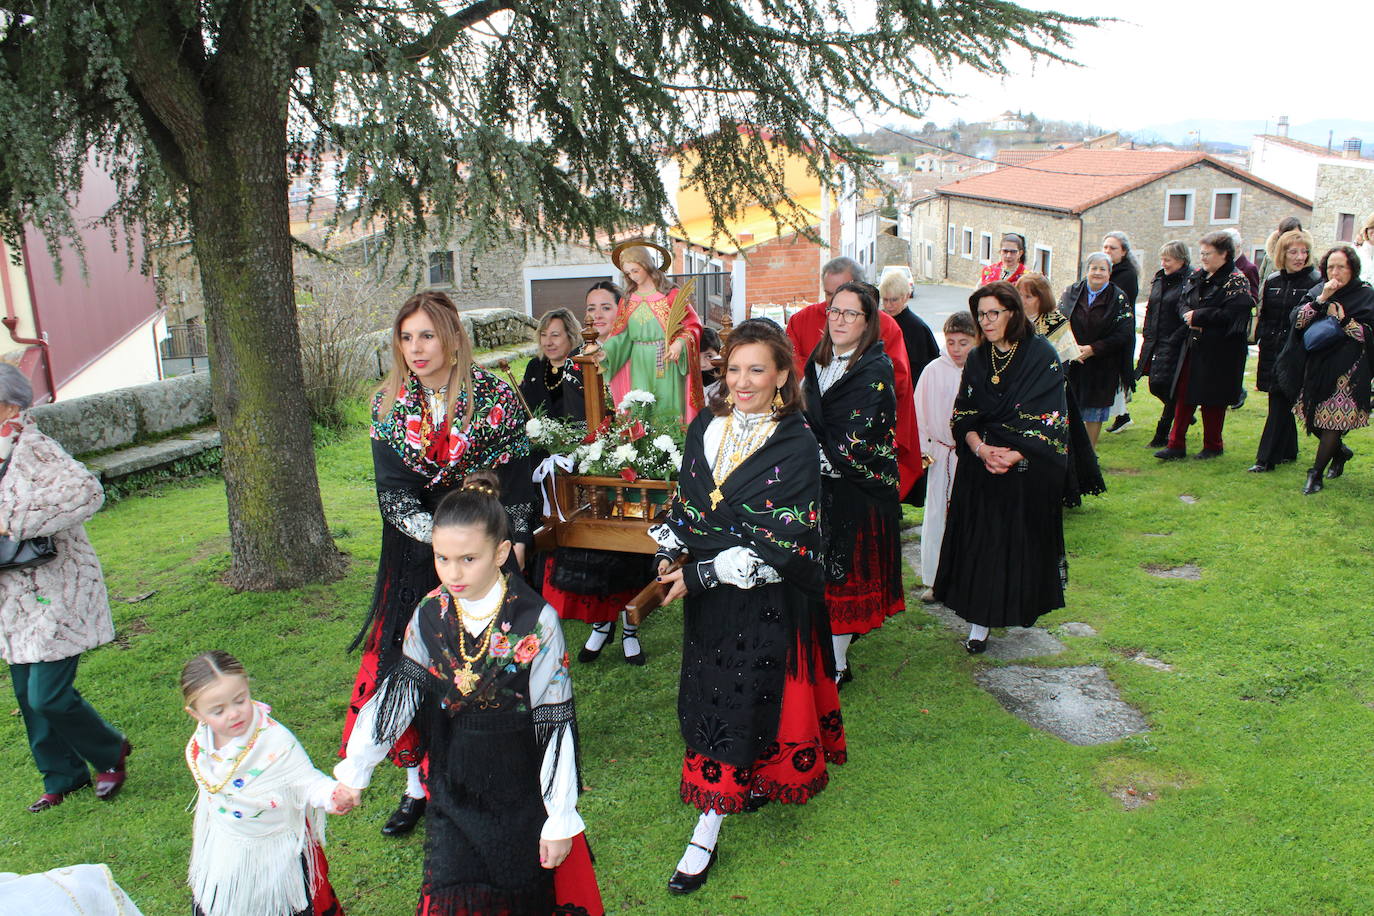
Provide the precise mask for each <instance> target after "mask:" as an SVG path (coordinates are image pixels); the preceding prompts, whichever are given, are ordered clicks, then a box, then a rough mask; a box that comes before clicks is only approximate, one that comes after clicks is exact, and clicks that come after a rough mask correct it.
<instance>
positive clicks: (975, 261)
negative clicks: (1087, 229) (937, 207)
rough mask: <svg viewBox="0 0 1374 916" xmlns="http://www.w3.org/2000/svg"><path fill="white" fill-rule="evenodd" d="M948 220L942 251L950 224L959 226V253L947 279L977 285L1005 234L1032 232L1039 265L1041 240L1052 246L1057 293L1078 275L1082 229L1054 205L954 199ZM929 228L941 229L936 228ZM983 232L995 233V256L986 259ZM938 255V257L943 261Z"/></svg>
mask: <svg viewBox="0 0 1374 916" xmlns="http://www.w3.org/2000/svg"><path fill="white" fill-rule="evenodd" d="M948 201H949V203H948V207H949V209H948V216H947V218H946V225H945V226H943V227H940V229H939V232H940V235H939V245H938V248H937V251H938V252H943V251H945V250H946V247H947V246H946V232H947V231H948V223H953V224H954V226H955V238H954V254H953V255H948V256H947V257H946V262H947V265H948V266H947V268H946V272H945V276H944V279H945V280H946V281H948V282H950V283H957V284H959V285H960V286H967V287H969V288H975V287H977V286H978V280H979V276H980V275H981V274H982V272H983V268H984V267H986V266H987V265H988V264H990V263H992V262H993V261H995V260H997V259H998V258H999V257H1000V254H999V252H1000V250H1001V249H1000V243H1001V240H1002V236H1003V235H1004V234H1005V233H1008V232H1017V233H1020V234H1021V235H1023V236H1025V237H1026V264H1027V267H1028V268H1034V267H1035V248H1036V246H1037V245H1042V246H1045V247H1046V248H1048V249H1049V256H1050V285H1051V286H1053V287H1054V288H1055V291H1056V292H1057V291H1058V290H1059V289H1061V288H1063V287H1065V286H1067V285H1068V284H1070V283H1072V282H1073V280H1074V279H1075V277H1076V262H1077V260H1078V251H1079V248H1078V246H1079V236H1080V228H1079V221H1078V218H1077V217H1074V216H1070V215H1069V214H1066V213H1052V212H1050V211H1048V210H1032V209H1030V208H1027V207H1017V206H1013V205H1010V204H998V203H991V202H987V201H978V200H965V199H963V198H958V197H951V198H948ZM965 229H970V230H972V232H973V252H972V255H971V256H968V257H966V256H965V255H964V248H963V238H964V230H965ZM929 232H930V233H931V234H933V233H934V232H935V229H934V227H932V228H931V229H930V230H929ZM983 233H988V234H989V235H990V236H991V238H992V243H991V254H992V257H991V258H986V259H985V258H982V257H980V256H979V255H980V254H981V253H982V252H981V251H980V248H979V243H980V239H981V237H982V234H983ZM938 257H939V256H938V255H937V261H938Z"/></svg>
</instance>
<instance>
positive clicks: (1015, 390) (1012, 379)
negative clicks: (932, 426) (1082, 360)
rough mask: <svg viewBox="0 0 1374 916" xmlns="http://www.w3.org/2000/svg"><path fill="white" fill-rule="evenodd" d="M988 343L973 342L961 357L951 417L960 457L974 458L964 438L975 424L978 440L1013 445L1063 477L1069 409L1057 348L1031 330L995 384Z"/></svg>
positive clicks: (990, 345)
mask: <svg viewBox="0 0 1374 916" xmlns="http://www.w3.org/2000/svg"><path fill="white" fill-rule="evenodd" d="M992 346H993V345H992V344H991V343H984V344H982V345H981V346H979V347H977V348H975V349H974V350H973V351H972V352H970V353H969V355H968V360H967V361H966V362H965V363H964V376H963V379H962V380H961V381H960V383H959V394H958V396H956V397H955V399H954V413H953V415H952V418H951V424H952V426H953V429H954V441H955V443H956V445H957V446H958V448H959V450H960V453H961V454H962V455H964V456H965V458H964V460H968V461H978V460H979V459H978V458H976V457H975V456H974V454H973V450H972V449H970V448H969V447H968V443H967V441H966V437H967V435H968V434H969V432H971V431H974V430H976V431H977V432H978V433H979V435H980V436H981V437H982V439H983V441H985V442H988V443H989V444H991V445H997V446H1001V447H1003V448H1012V449H1015V450H1017V451H1018V452H1020V453H1021V454H1022V455H1024V456H1025V457H1026V460H1027V462H1029V463H1031V464H1044V463H1049V464H1052V465H1054V466H1056V467H1057V468H1058V470H1059V474H1058V475H1056V476H1058V477H1061V478H1062V476H1063V472H1064V470H1065V469H1066V467H1067V465H1068V438H1069V411H1068V406H1067V404H1066V402H1065V399H1064V377H1063V372H1062V369H1061V366H1060V363H1059V354H1057V353H1056V352H1055V350H1054V346H1053V345H1051V344H1050V342H1049V341H1047V340H1045V338H1043V337H1040V336H1038V335H1035V334H1032V335H1030V336H1028V337H1026V338H1025V339H1023V340H1022V341H1021V342H1020V344H1019V345H1018V347H1017V351H1016V355H1015V356H1013V357H1012V359H1011V364H1010V365H1009V366H1007V368H1006V369H1004V370H1003V371H1002V372H1001V373H1000V376H1001V381H1000V383H999V384H997V385H994V384H993V383H992V367H991V365H990V359H991V356H990V353H991V350H992ZM1009 473H1014V471H1013V472H1009Z"/></svg>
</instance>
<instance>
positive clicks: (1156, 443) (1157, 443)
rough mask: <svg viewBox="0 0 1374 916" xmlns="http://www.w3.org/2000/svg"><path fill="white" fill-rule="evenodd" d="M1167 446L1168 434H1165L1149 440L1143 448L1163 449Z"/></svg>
mask: <svg viewBox="0 0 1374 916" xmlns="http://www.w3.org/2000/svg"><path fill="white" fill-rule="evenodd" d="M1168 444H1169V434H1168V433H1165V434H1164V435H1162V436H1155V437H1154V438H1153V439H1151V440H1150V441H1149V442H1147V443H1146V444H1145V447H1146V448H1164V447H1165V446H1166V445H1168Z"/></svg>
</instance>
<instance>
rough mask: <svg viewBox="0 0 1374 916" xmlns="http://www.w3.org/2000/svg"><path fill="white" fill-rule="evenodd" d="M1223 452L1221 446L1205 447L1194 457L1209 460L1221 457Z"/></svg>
mask: <svg viewBox="0 0 1374 916" xmlns="http://www.w3.org/2000/svg"><path fill="white" fill-rule="evenodd" d="M1222 454H1223V452H1222V450H1221V449H1219V448H1205V449H1203V450H1202V451H1200V452H1198V453H1197V454H1196V455H1194V456H1193V457H1194V458H1196V459H1198V460H1199V461H1207V460H1209V459H1211V458H1220V457H1221V456H1222Z"/></svg>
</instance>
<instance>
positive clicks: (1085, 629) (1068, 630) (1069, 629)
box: [1059, 621, 1097, 636]
mask: <svg viewBox="0 0 1374 916" xmlns="http://www.w3.org/2000/svg"><path fill="white" fill-rule="evenodd" d="M1059 632H1060V633H1062V634H1064V635H1065V636H1096V635H1097V630H1096V629H1095V628H1094V627H1093V626H1092V625H1090V624H1086V623H1078V622H1076V621H1075V622H1071V623H1065V624H1061V625H1060V627H1059Z"/></svg>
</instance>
